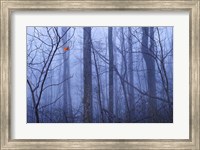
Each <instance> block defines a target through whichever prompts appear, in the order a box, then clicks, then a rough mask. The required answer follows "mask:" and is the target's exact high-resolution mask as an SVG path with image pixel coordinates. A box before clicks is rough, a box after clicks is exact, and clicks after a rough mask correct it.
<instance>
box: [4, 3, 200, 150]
mask: <svg viewBox="0 0 200 150" xmlns="http://www.w3.org/2000/svg"><path fill="white" fill-rule="evenodd" d="M63 9H66V10H87V11H90V10H94V11H95V10H103V11H112V10H122V11H126V10H135V11H145V12H148V11H154V10H157V11H172V12H176V11H189V14H190V20H189V33H190V36H189V39H190V41H189V42H190V43H189V47H190V50H189V55H190V56H189V58H190V60H189V109H190V111H189V121H190V127H189V130H190V133H189V134H190V136H189V139H188V140H186V139H185V140H181V139H121V140H120V139H117V140H116V139H66V140H64V139H60V140H59V139H56V140H54V139H42V140H40V139H34V140H33V139H12V137H11V134H10V133H11V119H10V116H11V113H10V111H11V98H12V92H11V91H12V86H13V85H12V82H11V74H12V67H11V61H12V60H11V58H12V57H11V54H12V51H11V35H12V34H11V32H10V31H11V30H10V29H11V25H12V24H11V15H12V14H13V13H15V12H16V11H19V10H20V11H32V10H38V11H39V10H45V11H62V10H63ZM199 26H200V1H199V0H194V1H185V0H179V1H176V0H175V1H173V0H170V1H162V0H159V1H153V0H151V1H143V0H142V1H105V0H102V1H87V0H86V1H85V0H84V1H75V0H74V1H53V0H45V1H37V0H31V1H22V0H13V1H7V0H1V55H0V57H1V74H0V75H1V78H0V85H1V91H0V92H1V149H194V150H198V149H200V118H199V115H200V113H199V111H200V103H199V99H200V97H199V93H200V88H199V83H200V81H199V77H200V75H199V67H200V66H199V63H200V55H199V48H200V39H199V37H200V30H199Z"/></svg>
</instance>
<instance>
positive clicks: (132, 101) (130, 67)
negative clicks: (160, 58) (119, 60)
mask: <svg viewBox="0 0 200 150" xmlns="http://www.w3.org/2000/svg"><path fill="white" fill-rule="evenodd" d="M128 52H129V53H128V60H129V64H128V72H129V83H130V86H129V103H130V113H131V114H130V118H131V121H134V117H135V99H134V88H133V87H132V86H131V85H134V75H133V53H132V34H131V28H130V27H129V28H128Z"/></svg>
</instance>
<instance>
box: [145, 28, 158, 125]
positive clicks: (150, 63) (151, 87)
mask: <svg viewBox="0 0 200 150" xmlns="http://www.w3.org/2000/svg"><path fill="white" fill-rule="evenodd" d="M142 31H143V34H142V53H143V57H144V60H145V62H146V67H147V83H148V94H149V95H150V97H149V98H148V115H149V116H150V119H149V122H156V121H157V119H156V118H157V103H156V99H153V98H151V97H156V78H155V61H154V58H153V57H152V55H154V28H153V27H151V28H150V34H149V28H148V27H142ZM149 37H150V48H148V38H149Z"/></svg>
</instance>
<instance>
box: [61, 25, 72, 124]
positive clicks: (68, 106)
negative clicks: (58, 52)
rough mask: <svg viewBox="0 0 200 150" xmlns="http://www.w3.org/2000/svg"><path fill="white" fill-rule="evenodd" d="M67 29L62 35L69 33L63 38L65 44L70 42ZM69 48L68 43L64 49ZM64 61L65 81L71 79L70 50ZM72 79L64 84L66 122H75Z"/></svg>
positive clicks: (63, 28) (66, 53) (64, 29)
mask: <svg viewBox="0 0 200 150" xmlns="http://www.w3.org/2000/svg"><path fill="white" fill-rule="evenodd" d="M67 30H68V28H66V27H62V33H63V35H64V34H65V32H67V33H66V34H65V36H64V37H63V39H62V40H63V43H65V42H66V41H67V40H68V36H69V30H68V31H67ZM67 47H69V45H68V42H67V43H66V44H65V45H63V49H64V48H67ZM63 61H64V65H63V80H64V79H65V78H69V77H70V50H68V51H67V52H65V53H64V54H63ZM70 89H71V88H70V79H69V80H66V81H65V82H64V84H63V93H64V95H63V112H64V117H65V121H66V122H73V121H74V120H73V112H72V102H71V90H70Z"/></svg>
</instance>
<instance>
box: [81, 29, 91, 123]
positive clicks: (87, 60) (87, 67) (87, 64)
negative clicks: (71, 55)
mask: <svg viewBox="0 0 200 150" xmlns="http://www.w3.org/2000/svg"><path fill="white" fill-rule="evenodd" d="M83 38H84V39H83V61H84V65H83V72H84V98H83V104H84V122H85V123H90V122H92V112H91V110H92V105H91V104H92V66H91V61H92V60H91V27H84V28H83Z"/></svg>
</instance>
